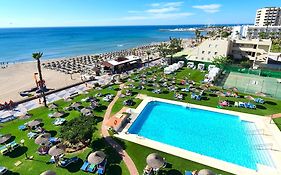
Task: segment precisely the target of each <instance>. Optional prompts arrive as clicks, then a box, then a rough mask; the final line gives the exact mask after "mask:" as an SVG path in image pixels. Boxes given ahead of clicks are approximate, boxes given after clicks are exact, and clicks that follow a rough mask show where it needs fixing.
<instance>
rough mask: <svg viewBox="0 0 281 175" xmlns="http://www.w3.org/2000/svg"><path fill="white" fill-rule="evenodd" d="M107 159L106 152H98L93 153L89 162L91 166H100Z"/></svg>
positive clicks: (89, 157)
mask: <svg viewBox="0 0 281 175" xmlns="http://www.w3.org/2000/svg"><path fill="white" fill-rule="evenodd" d="M105 157H106V155H105V153H104V152H102V151H96V152H93V153H91V154H90V155H89V156H88V162H89V163H91V164H95V165H98V164H100V163H102V162H103V161H104V159H105Z"/></svg>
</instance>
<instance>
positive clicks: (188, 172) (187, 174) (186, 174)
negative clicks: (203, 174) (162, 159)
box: [184, 171, 193, 175]
mask: <svg viewBox="0 0 281 175" xmlns="http://www.w3.org/2000/svg"><path fill="white" fill-rule="evenodd" d="M184 175H193V174H192V172H191V171H185V173H184Z"/></svg>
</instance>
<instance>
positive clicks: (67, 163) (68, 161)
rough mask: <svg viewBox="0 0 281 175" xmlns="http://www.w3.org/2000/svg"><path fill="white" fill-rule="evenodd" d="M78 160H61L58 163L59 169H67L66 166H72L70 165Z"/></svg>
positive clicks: (73, 158) (76, 158)
mask: <svg viewBox="0 0 281 175" xmlns="http://www.w3.org/2000/svg"><path fill="white" fill-rule="evenodd" d="M78 160H79V159H78V157H76V156H75V157H72V158H65V159H63V160H61V161H60V162H59V165H60V166H61V167H67V166H68V165H70V164H72V163H75V162H77V161H78Z"/></svg>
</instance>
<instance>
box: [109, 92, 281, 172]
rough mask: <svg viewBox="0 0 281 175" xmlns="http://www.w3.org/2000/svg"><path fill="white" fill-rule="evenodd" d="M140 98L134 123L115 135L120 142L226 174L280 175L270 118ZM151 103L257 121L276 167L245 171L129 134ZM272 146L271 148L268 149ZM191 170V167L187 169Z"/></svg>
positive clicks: (279, 149)
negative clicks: (131, 143)
mask: <svg viewBox="0 0 281 175" xmlns="http://www.w3.org/2000/svg"><path fill="white" fill-rule="evenodd" d="M138 98H142V99H143V101H142V102H141V103H140V105H139V106H138V107H137V108H136V109H131V114H132V115H131V118H132V119H131V122H130V123H129V124H128V125H127V126H126V127H125V128H124V129H123V130H122V132H120V133H118V134H116V135H115V136H116V137H119V138H121V139H125V140H128V141H131V142H134V143H137V144H140V145H143V146H147V147H150V148H153V149H156V150H159V151H163V152H166V153H168V154H172V155H175V156H178V157H181V158H185V159H188V160H191V161H194V162H198V163H202V164H204V165H207V166H211V167H214V168H217V169H221V170H223V171H226V172H230V173H233V174H243V175H265V174H270V175H281V139H280V138H281V132H280V131H279V129H278V127H277V126H276V125H275V124H274V122H271V119H270V117H262V116H258V115H252V114H246V113H241V112H234V111H229V110H224V109H217V108H211V107H206V106H200V105H194V104H189V103H188V104H187V103H183V102H178V101H171V100H166V99H160V98H155V97H148V96H145V95H140V96H139V97H138ZM151 101H160V102H166V103H171V104H176V105H180V106H185V107H187V108H197V109H203V110H209V111H213V112H219V113H225V114H230V115H235V116H237V117H240V119H241V120H245V121H250V122H254V123H255V124H256V126H257V129H258V134H260V135H261V137H262V138H263V141H264V143H265V147H266V149H268V152H269V154H270V156H271V158H272V160H273V162H274V164H275V166H276V167H275V168H272V167H267V166H264V165H260V164H258V165H257V167H258V170H257V171H255V170H252V169H249V168H245V167H242V166H239V165H236V164H233V163H229V162H226V161H222V160H219V159H215V158H212V157H208V156H205V155H201V154H198V153H195V152H191V151H187V150H184V149H181V148H177V147H174V146H171V145H167V144H164V143H160V142H157V141H154V140H150V139H147V138H144V137H141V136H138V135H135V134H130V133H128V132H127V131H128V129H129V127H130V126H131V125H132V123H133V122H134V121H135V120H136V119H137V117H138V115H139V114H140V113H141V111H142V110H143V109H144V107H145V106H146V105H147V103H149V102H151ZM268 147H270V148H268ZM187 168H188V167H187Z"/></svg>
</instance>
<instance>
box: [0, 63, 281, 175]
mask: <svg viewBox="0 0 281 175" xmlns="http://www.w3.org/2000/svg"><path fill="white" fill-rule="evenodd" d="M142 74H145V75H147V78H152V77H154V78H156V80H157V81H158V80H159V79H160V78H162V77H166V78H167V79H170V81H171V80H174V81H175V82H176V86H177V87H179V89H181V88H185V86H184V85H181V84H180V81H181V80H183V79H186V78H188V79H190V80H194V81H195V82H196V85H195V86H200V82H201V80H203V78H204V75H205V73H204V72H200V71H198V70H191V69H187V68H184V69H182V70H179V71H177V72H176V73H174V74H172V75H163V68H159V67H153V68H149V69H145V70H142V71H140V72H136V73H134V74H132V75H131V77H130V81H126V82H125V83H126V84H127V85H128V84H133V85H135V86H136V87H137V86H138V85H139V77H140V75H142ZM174 77H175V78H174ZM157 81H155V82H152V83H149V84H147V85H145V89H144V90H138V89H137V88H131V90H132V92H133V95H132V96H131V97H124V98H120V99H118V100H117V102H116V103H115V105H114V106H113V109H112V114H115V113H116V112H118V111H119V110H120V109H121V108H122V107H123V101H124V100H125V99H129V98H133V100H134V102H135V103H134V105H133V106H132V108H136V107H137V106H138V104H139V103H140V102H141V100H140V99H136V98H135V97H136V95H137V94H138V93H142V94H147V95H149V96H154V97H159V98H165V99H170V100H176V99H175V98H174V92H169V91H167V90H165V89H164V88H162V90H163V93H162V94H155V93H153V92H152V90H153V89H154V88H155V87H154V86H153V83H156V82H157ZM215 88H216V87H213V88H212V89H215ZM118 90H119V89H118V86H117V85H114V86H111V87H107V88H104V89H103V90H90V91H89V93H88V94H83V95H79V96H77V97H76V98H75V99H74V100H73V101H72V102H74V101H80V100H81V99H83V98H85V97H87V96H93V95H95V94H97V93H102V94H107V93H111V94H115V95H116V92H117V91H118ZM124 91H125V90H123V92H124ZM183 94H184V100H182V101H183V102H188V103H193V104H199V105H205V106H210V107H216V106H217V103H218V101H219V99H220V100H222V99H223V98H219V97H215V96H214V95H213V93H212V92H211V91H206V92H205V94H204V97H203V100H201V101H196V100H192V99H191V98H190V93H189V92H187V93H186V92H185V93H183ZM239 95H242V96H244V95H245V94H239ZM99 99H100V103H101V106H100V108H98V109H96V110H95V111H94V113H95V116H97V117H99V119H100V121H102V117H103V115H104V113H105V111H106V109H107V106H108V104H109V103H108V102H104V101H103V100H102V98H99ZM225 99H228V100H230V101H245V102H248V101H249V100H247V99H244V98H239V99H236V98H225ZM264 100H265V101H266V103H265V104H263V105H258V104H257V109H256V110H250V109H243V108H235V107H227V108H225V109H227V110H234V111H240V112H245V113H252V114H258V115H270V114H273V113H280V106H281V102H280V101H279V100H275V99H270V98H264ZM72 102H65V101H63V100H60V101H57V102H56V104H58V105H59V110H62V108H64V107H66V106H68V105H69V104H70V103H72ZM89 105H90V104H89V103H87V102H83V106H89ZM29 113H30V114H32V115H33V117H32V118H30V119H27V120H19V119H18V120H14V121H11V122H8V123H5V124H2V125H1V126H3V128H1V130H0V133H1V134H6V133H11V134H12V135H13V136H15V140H16V141H17V142H18V143H19V142H20V140H21V139H25V146H23V147H20V148H19V149H18V150H17V151H14V152H13V154H10V155H7V156H0V162H1V164H0V165H1V166H5V167H7V168H8V169H10V170H11V171H12V172H14V173H11V174H23V175H25V174H39V173H41V172H43V171H45V170H48V169H50V170H54V171H55V172H57V174H87V173H84V172H82V171H80V170H79V169H80V167H81V165H82V163H83V160H85V159H86V157H87V155H88V154H89V153H90V152H91V151H93V150H104V151H105V152H106V154H107V155H108V160H109V164H108V168H107V172H106V174H110V175H121V174H122V175H127V174H129V172H128V170H127V168H126V167H125V164H124V162H122V160H121V158H120V157H119V156H118V154H117V153H116V152H115V151H114V150H113V148H111V147H110V146H109V145H107V144H106V143H105V141H104V140H103V139H102V138H101V134H100V128H101V122H99V123H98V124H97V126H96V127H97V129H98V130H97V132H95V133H94V134H93V141H92V143H91V145H90V146H89V147H88V148H87V149H85V150H83V151H81V152H79V153H76V154H67V155H66V156H67V157H71V156H78V157H79V158H80V159H81V160H80V161H79V163H77V164H75V165H74V166H70V167H69V168H67V169H64V168H58V167H55V165H53V164H47V163H46V162H48V160H49V159H50V156H39V155H38V154H37V153H36V150H37V148H38V146H37V145H36V144H35V143H34V140H30V139H28V138H27V131H19V130H18V126H19V125H22V124H23V123H25V122H27V121H30V120H32V119H38V118H40V119H42V120H43V123H44V128H45V129H47V130H48V131H50V132H51V133H52V135H53V136H57V135H58V132H59V127H56V126H53V125H52V121H53V119H50V118H49V117H48V113H50V110H49V109H47V108H44V107H41V108H38V109H34V110H32V111H29ZM79 116H80V114H79V112H77V111H70V112H69V113H68V116H67V117H66V119H67V120H68V121H69V120H71V119H73V118H75V117H79ZM274 121H275V122H276V124H277V126H278V127H279V128H281V119H275V120H274ZM121 143H122V144H123V147H124V148H125V149H126V151H127V152H128V153H129V155H130V156H131V157H132V159H133V160H134V162H135V164H136V166H137V168H138V170H139V172H140V173H142V170H143V168H144V166H145V158H146V156H147V155H148V154H149V153H152V152H158V153H159V154H161V155H163V156H164V157H165V158H166V160H167V161H168V162H169V163H170V164H171V165H172V167H171V168H167V169H164V170H163V171H162V172H163V173H164V172H166V174H173V175H174V174H175V175H177V174H182V173H183V172H184V170H186V169H187V170H195V169H202V168H209V169H212V168H210V167H206V166H204V165H201V164H198V163H194V162H191V161H188V160H185V159H181V158H178V157H175V156H172V155H169V154H165V153H162V152H159V151H156V150H152V149H150V148H147V147H143V146H140V145H137V144H134V143H131V142H126V141H125V142H121ZM25 152H26V153H27V154H28V156H31V155H32V156H34V160H32V161H28V160H25V156H24V153H25ZM16 161H21V162H22V164H21V165H20V166H18V167H16V166H14V163H15V162H16ZM214 171H215V172H217V173H221V174H228V173H225V172H221V171H219V170H214Z"/></svg>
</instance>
